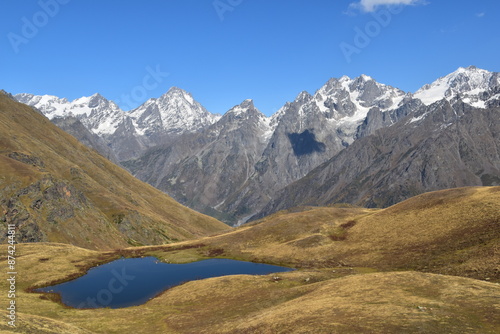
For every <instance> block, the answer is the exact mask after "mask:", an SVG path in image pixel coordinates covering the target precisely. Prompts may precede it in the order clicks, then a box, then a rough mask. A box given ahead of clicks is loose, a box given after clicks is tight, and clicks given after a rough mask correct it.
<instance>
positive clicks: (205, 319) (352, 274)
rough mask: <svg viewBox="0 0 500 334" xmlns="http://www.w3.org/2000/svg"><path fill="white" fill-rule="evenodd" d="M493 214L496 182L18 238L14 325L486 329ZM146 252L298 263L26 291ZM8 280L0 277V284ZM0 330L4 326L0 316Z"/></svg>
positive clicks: (498, 211) (28, 329) (491, 312)
mask: <svg viewBox="0 0 500 334" xmlns="http://www.w3.org/2000/svg"><path fill="white" fill-rule="evenodd" d="M499 215H500V187H484V188H483V187H480V188H462V189H453V190H446V191H440V192H434V193H428V194H424V195H421V196H418V197H415V198H412V199H410V200H408V201H405V202H403V203H400V204H397V205H395V206H393V207H390V208H387V209H382V210H368V209H362V208H334V207H330V208H307V209H305V210H303V211H300V212H288V213H287V212H281V213H278V214H276V215H273V216H270V217H267V218H265V219H263V220H261V221H259V222H255V223H254V224H252V225H250V226H245V227H242V228H239V229H236V230H234V231H231V232H229V233H225V234H221V235H217V236H212V237H204V238H201V239H198V240H192V241H184V242H181V243H176V244H171V245H165V246H148V247H134V248H127V249H121V250H114V251H107V252H103V251H91V250H87V249H83V248H77V247H74V246H70V245H64V244H48V243H41V244H23V245H20V246H19V258H18V266H19V267H18V272H19V283H18V291H19V295H18V299H17V300H18V303H19V304H18V305H20V309H19V311H20V312H21V314H20V319H21V321H24V323H20V327H18V328H17V332H18V333H53V332H54V331H57V330H62V331H63V332H64V330H66V329H61V328H67V331H68V333H73V332H74V333H80V332H81V333H87V332H85V331H88V332H92V333H117V334H118V333H129V332H133V333H138V334H139V333H148V334H149V333H210V334H211V333H217V334H218V333H273V334H275V333H313V334H316V333H398V334H399V333H443V334H444V333H446V334H449V333H457V334H459V333H460V334H462V333H470V334H473V333H474V334H477V333H485V334H489V333H495V334H496V333H498V332H500V303H499V300H500V286H499V284H498V283H495V282H498V281H499V274H498V273H499V270H498V264H499V256H498V255H499V254H498V248H499V244H500V243H499V227H500V225H499ZM144 255H154V256H157V257H158V258H160V259H163V260H166V261H169V262H186V261H192V260H196V259H202V258H206V257H210V256H215V255H217V256H222V257H230V258H237V259H245V260H257V261H264V262H269V263H277V264H283V265H291V266H296V267H298V268H300V269H299V270H297V271H294V272H287V273H281V274H279V277H280V280H278V281H275V280H274V279H273V277H272V276H273V275H266V276H251V275H239V276H227V277H218V278H211V279H206V280H201V281H192V282H188V283H186V284H183V285H181V286H177V287H174V288H172V289H170V290H167V291H166V292H164V293H163V294H161V295H160V296H158V297H156V298H154V299H152V300H151V301H149V302H148V303H146V304H144V305H140V306H135V307H130V308H125V309H97V310H75V309H71V308H66V307H64V306H63V305H61V304H58V303H56V302H54V301H51V300H50V298H47V297H44V296H40V295H39V294H34V293H28V292H27V291H26V290H27V289H28V288H30V287H34V286H40V285H43V284H47V283H48V282H53V281H61V280H64V279H67V278H68V277H73V276H74V275H78V274H81V273H82V272H84V271H85V269H86V268H89V267H90V266H92V265H95V264H99V263H102V262H106V261H110V260H112V259H114V258H117V257H119V256H144ZM350 266H352V268H351V267H350ZM425 271H429V272H425ZM442 273H448V274H453V275H457V276H450V275H442ZM486 275H488V276H486ZM458 276H470V277H475V278H479V279H486V278H489V281H481V280H478V279H472V278H468V277H458ZM6 284H7V283H6V282H4V281H0V291H4V290H5V289H6ZM61 326H67V327H61ZM0 330H5V331H7V330H8V327H7V326H6V324H5V323H4V324H0ZM51 331H52V332H51Z"/></svg>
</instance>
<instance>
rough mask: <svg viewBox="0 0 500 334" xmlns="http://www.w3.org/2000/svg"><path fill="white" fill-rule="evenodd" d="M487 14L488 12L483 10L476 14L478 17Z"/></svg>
mask: <svg viewBox="0 0 500 334" xmlns="http://www.w3.org/2000/svg"><path fill="white" fill-rule="evenodd" d="M485 15H486V13H485V12H481V13H477V14H476V16H477V17H483V16H485Z"/></svg>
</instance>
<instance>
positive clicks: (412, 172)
mask: <svg viewBox="0 0 500 334" xmlns="http://www.w3.org/2000/svg"><path fill="white" fill-rule="evenodd" d="M499 115H500V109H498V108H489V109H477V108H474V107H471V106H470V105H468V104H465V103H463V102H461V101H455V102H454V103H450V102H448V101H447V100H446V99H443V100H442V101H439V102H436V103H434V104H432V105H429V106H428V107H426V106H422V107H420V108H419V109H418V110H416V111H414V112H412V113H410V114H409V115H408V116H407V117H406V118H404V119H402V120H401V121H400V122H398V123H396V124H394V125H393V126H390V127H388V128H383V129H381V130H378V131H376V132H375V134H373V135H370V136H367V137H364V138H361V139H359V140H357V141H356V142H354V143H353V144H352V145H351V146H349V147H348V148H346V149H345V150H343V151H341V152H340V153H339V154H337V155H336V156H335V157H333V158H332V159H330V160H329V161H327V162H326V163H324V164H322V165H320V166H319V167H317V168H316V169H314V170H313V171H312V172H311V173H309V174H308V175H307V176H305V177H304V178H303V179H301V180H299V181H297V182H295V183H293V184H291V185H289V186H287V187H286V188H284V189H283V190H282V191H281V192H280V193H279V194H278V196H276V199H274V200H273V201H271V202H270V203H269V204H268V205H267V206H266V208H265V209H264V210H263V211H262V212H261V213H260V214H259V215H258V216H256V217H260V216H265V215H267V214H270V213H272V212H276V211H278V210H281V209H285V208H289V207H292V206H297V205H306V204H307V205H325V204H330V203H339V202H345V203H353V204H359V205H363V206H368V207H386V206H389V205H392V204H394V203H397V202H399V201H401V200H404V199H406V198H408V197H411V196H414V195H417V194H421V193H423V192H426V191H431V190H437V189H446V188H454V187H461V186H493V185H500V122H499V121H498V120H499V119H500V117H499Z"/></svg>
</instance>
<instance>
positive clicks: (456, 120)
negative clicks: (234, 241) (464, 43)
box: [15, 66, 500, 224]
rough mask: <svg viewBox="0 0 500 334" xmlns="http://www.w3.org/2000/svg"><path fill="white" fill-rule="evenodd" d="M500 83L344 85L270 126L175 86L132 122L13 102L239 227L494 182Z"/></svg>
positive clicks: (244, 107)
mask: <svg viewBox="0 0 500 334" xmlns="http://www.w3.org/2000/svg"><path fill="white" fill-rule="evenodd" d="M499 80H500V79H499V73H494V72H489V71H486V70H482V69H478V68H476V67H474V66H470V67H468V68H459V69H458V70H457V71H455V72H453V73H451V74H449V75H447V76H445V77H442V78H439V79H437V80H436V81H435V82H433V83H431V84H428V85H425V86H423V87H422V88H421V89H419V90H418V91H416V92H415V93H406V92H404V91H402V90H400V89H398V88H395V87H391V86H388V85H384V84H381V83H378V82H377V81H375V80H374V79H373V78H371V77H369V76H366V75H361V76H360V77H358V78H352V79H351V78H349V77H347V76H344V77H342V78H340V79H330V80H329V81H328V82H327V83H326V84H325V85H323V86H322V87H321V88H320V89H319V90H317V91H316V92H315V93H314V94H313V95H311V94H309V93H308V92H301V93H300V94H298V96H297V98H296V99H295V100H294V101H293V102H287V103H286V104H285V105H284V106H283V107H282V108H281V109H280V110H279V111H278V112H277V113H275V114H274V115H272V116H271V117H266V116H265V115H264V114H262V113H261V112H260V111H259V110H258V109H256V108H255V106H254V104H253V101H252V100H245V101H243V102H242V103H241V104H240V105H237V106H235V107H233V108H232V109H231V110H229V111H228V112H226V113H225V114H224V115H223V116H220V115H217V114H212V113H210V112H208V111H207V110H206V109H205V108H204V107H203V106H201V105H200V104H199V103H198V102H196V101H195V100H194V98H193V97H192V96H191V95H190V94H189V93H187V92H185V91H183V90H182V89H179V88H175V87H174V88H171V89H170V90H169V91H168V92H167V93H165V94H164V95H163V96H161V97H160V98H158V99H150V100H148V101H146V102H145V103H144V104H143V105H141V106H139V107H138V108H136V109H134V110H131V111H127V112H126V111H123V110H121V109H120V108H119V107H118V106H117V105H116V104H114V103H113V102H112V101H108V100H106V99H105V98H104V97H102V96H101V95H99V94H95V95H93V96H91V97H85V98H80V99H76V100H74V101H68V100H66V99H60V98H57V97H54V96H47V95H45V96H35V95H30V94H18V95H15V98H16V99H17V100H18V101H20V102H22V103H25V104H28V105H30V106H33V107H35V108H37V109H38V110H40V111H41V112H42V113H43V114H44V115H46V116H47V117H48V118H49V119H51V120H52V121H53V122H54V123H56V124H57V125H58V126H60V127H61V128H63V129H64V130H66V131H68V132H71V131H72V132H71V133H72V134H73V135H74V136H75V137H77V138H78V139H80V140H81V141H82V142H84V143H85V144H86V145H89V146H91V147H92V148H95V149H96V150H98V151H99V152H100V153H101V154H102V155H104V156H106V157H108V158H110V159H111V160H113V161H115V162H118V163H120V164H121V165H122V166H124V167H126V168H127V169H128V170H129V171H130V172H131V173H132V174H133V175H134V176H136V177H137V178H139V179H141V180H143V181H146V182H147V183H149V184H151V185H153V186H154V187H156V188H158V189H160V190H162V191H164V192H166V193H167V194H169V195H171V196H172V197H174V198H175V199H176V200H177V201H179V202H181V203H183V204H185V205H187V206H189V207H191V208H193V209H195V210H198V211H201V212H203V213H206V214H209V215H211V216H214V217H216V218H218V219H221V220H223V221H225V222H227V223H230V224H238V223H240V224H241V223H244V222H246V221H248V220H250V219H255V218H257V217H261V216H263V215H265V214H269V213H272V212H275V211H276V210H280V209H285V208H289V207H290V206H295V205H304V204H308V205H319V204H322V205H325V204H331V203H338V202H346V203H351V204H356V205H365V206H381V207H385V206H388V205H392V204H395V203H396V202H398V201H400V200H403V199H406V198H408V197H410V196H413V195H417V194H419V193H422V192H425V191H430V190H437V189H443V188H447V187H451V186H474V185H498V184H500V159H499V153H498V152H499V150H498V148H499V147H500V145H499V131H498V126H499V125H498V109H496V108H497V107H499V106H500V81H499ZM80 123H81V124H80ZM252 217H253V218H252Z"/></svg>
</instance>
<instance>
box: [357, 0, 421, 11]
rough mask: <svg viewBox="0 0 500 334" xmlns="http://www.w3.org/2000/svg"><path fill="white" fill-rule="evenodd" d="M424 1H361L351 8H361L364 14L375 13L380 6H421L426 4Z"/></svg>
mask: <svg viewBox="0 0 500 334" xmlns="http://www.w3.org/2000/svg"><path fill="white" fill-rule="evenodd" d="M425 3H426V2H425V1H423V0H359V1H358V2H353V3H351V5H350V6H349V7H350V8H359V9H361V10H362V11H364V12H373V11H374V10H375V9H377V7H380V6H395V5H398V6H401V5H403V6H409V5H419V4H425Z"/></svg>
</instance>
